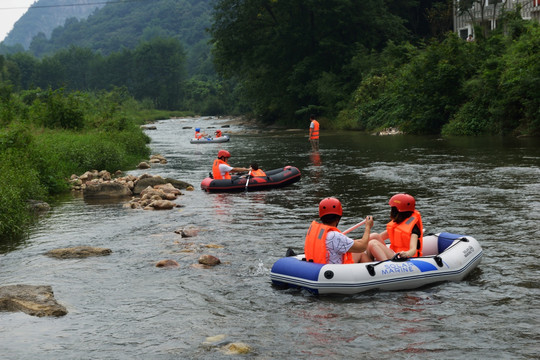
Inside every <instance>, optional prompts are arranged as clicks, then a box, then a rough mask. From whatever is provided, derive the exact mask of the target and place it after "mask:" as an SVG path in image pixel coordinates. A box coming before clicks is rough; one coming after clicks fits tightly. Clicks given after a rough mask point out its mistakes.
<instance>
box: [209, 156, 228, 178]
mask: <svg viewBox="0 0 540 360" xmlns="http://www.w3.org/2000/svg"><path fill="white" fill-rule="evenodd" d="M220 164H225V165H227V163H226V162H225V161H223V160H221V159H216V160H214V165H212V176H213V177H214V180H221V179H230V178H231V174H229V172H226V173H225V176H221V171H219V165H220Z"/></svg>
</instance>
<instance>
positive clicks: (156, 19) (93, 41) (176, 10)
mask: <svg viewBox="0 0 540 360" xmlns="http://www.w3.org/2000/svg"><path fill="white" fill-rule="evenodd" d="M41 1H44V0H41ZM87 1H90V0H87ZM92 1H94V2H97V1H95V0H92ZM210 3H211V0H130V1H122V2H117V1H112V2H109V3H108V4H107V5H105V6H104V7H102V8H101V9H99V10H96V11H95V13H93V14H92V15H90V16H89V17H88V18H87V19H81V20H76V19H70V20H68V21H67V22H66V24H65V25H64V26H62V27H58V28H56V29H55V30H54V31H53V32H52V34H51V36H50V38H46V37H45V36H43V35H40V36H37V37H35V38H34V39H33V41H32V43H31V44H30V47H29V50H30V52H31V53H32V54H34V55H35V56H38V57H42V56H44V55H50V54H53V53H55V52H57V51H58V50H61V49H66V48H69V47H70V46H71V45H75V46H78V47H84V48H89V49H91V50H93V51H95V52H99V53H101V54H102V55H109V54H111V53H115V52H119V51H121V50H122V49H123V48H127V49H133V48H135V47H136V46H137V45H138V44H139V43H140V42H141V41H148V40H151V39H153V38H156V37H164V38H165V37H171V38H176V39H178V40H180V42H181V43H182V45H183V47H184V50H185V51H186V54H187V71H188V73H190V74H200V73H204V74H213V73H214V70H213V66H212V65H210V61H209V58H210V46H209V44H208V40H209V34H208V33H207V32H206V29H207V28H208V27H210V24H211V10H212V7H211V5H210Z"/></svg>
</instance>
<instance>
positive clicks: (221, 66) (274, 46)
mask: <svg viewBox="0 0 540 360" xmlns="http://www.w3.org/2000/svg"><path fill="white" fill-rule="evenodd" d="M385 4H386V2H385V1H382V0H365V1H352V0H349V1H343V0H339V1H338V0H310V1H300V0H291V1H279V0H270V1H269V0H255V1H241V0H220V1H218V2H217V3H216V5H215V10H214V23H213V24H212V27H211V29H210V33H211V34H212V42H213V44H214V57H215V63H216V66H217V69H218V71H219V72H220V73H221V74H223V75H224V76H226V77H231V78H236V79H238V81H239V82H240V85H241V87H242V90H243V95H244V98H245V99H246V101H247V102H248V103H249V104H250V105H251V106H252V108H253V109H254V111H255V113H256V114H257V115H259V116H261V117H263V118H264V119H267V120H270V121H272V120H276V119H282V118H291V117H292V114H294V113H301V112H302V111H301V110H302V109H303V108H308V107H310V106H311V107H316V108H322V107H324V106H329V104H326V103H325V101H324V100H323V98H325V96H326V95H327V94H328V93H327V92H326V89H325V88H326V87H328V86H331V87H334V88H335V89H337V88H343V87H345V89H344V91H345V93H347V86H348V85H349V84H350V76H351V75H355V74H354V73H351V72H347V71H343V70H344V67H346V66H347V65H348V64H349V63H350V61H351V58H352V57H353V56H354V55H355V52H356V50H357V47H358V46H365V47H367V48H369V49H372V48H382V47H383V45H384V43H385V42H386V41H387V40H388V39H390V38H393V39H397V40H399V39H403V38H404V37H405V36H406V33H407V31H406V29H405V28H404V26H403V24H402V20H401V19H399V18H398V17H397V16H394V15H392V14H390V13H389V12H388V11H387V8H386V5H385ZM350 90H352V89H350ZM335 100H336V99H332V101H335ZM335 111H336V109H335V108H329V109H326V112H327V113H332V112H335Z"/></svg>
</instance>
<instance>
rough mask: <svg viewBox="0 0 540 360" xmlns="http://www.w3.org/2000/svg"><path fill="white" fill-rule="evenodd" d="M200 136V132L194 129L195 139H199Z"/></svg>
mask: <svg viewBox="0 0 540 360" xmlns="http://www.w3.org/2000/svg"><path fill="white" fill-rule="evenodd" d="M201 138H202V134H201V133H200V132H198V131H195V139H201Z"/></svg>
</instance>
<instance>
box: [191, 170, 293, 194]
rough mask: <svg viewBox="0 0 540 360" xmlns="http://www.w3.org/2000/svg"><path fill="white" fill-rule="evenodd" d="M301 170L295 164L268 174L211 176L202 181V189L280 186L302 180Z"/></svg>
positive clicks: (211, 190) (239, 189) (208, 190)
mask: <svg viewBox="0 0 540 360" xmlns="http://www.w3.org/2000/svg"><path fill="white" fill-rule="evenodd" d="M300 177H301V174H300V170H298V168H296V167H294V166H285V167H282V168H279V169H274V170H269V171H266V176H255V177H251V176H250V178H249V183H247V176H233V178H232V179H223V180H215V179H212V178H211V177H207V178H205V179H204V180H203V181H202V182H201V189H203V190H205V191H207V192H241V191H246V190H247V191H258V190H266V189H272V188H280V187H284V186H287V185H290V184H293V183H295V182H297V181H299V180H300ZM246 183H247V189H246Z"/></svg>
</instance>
